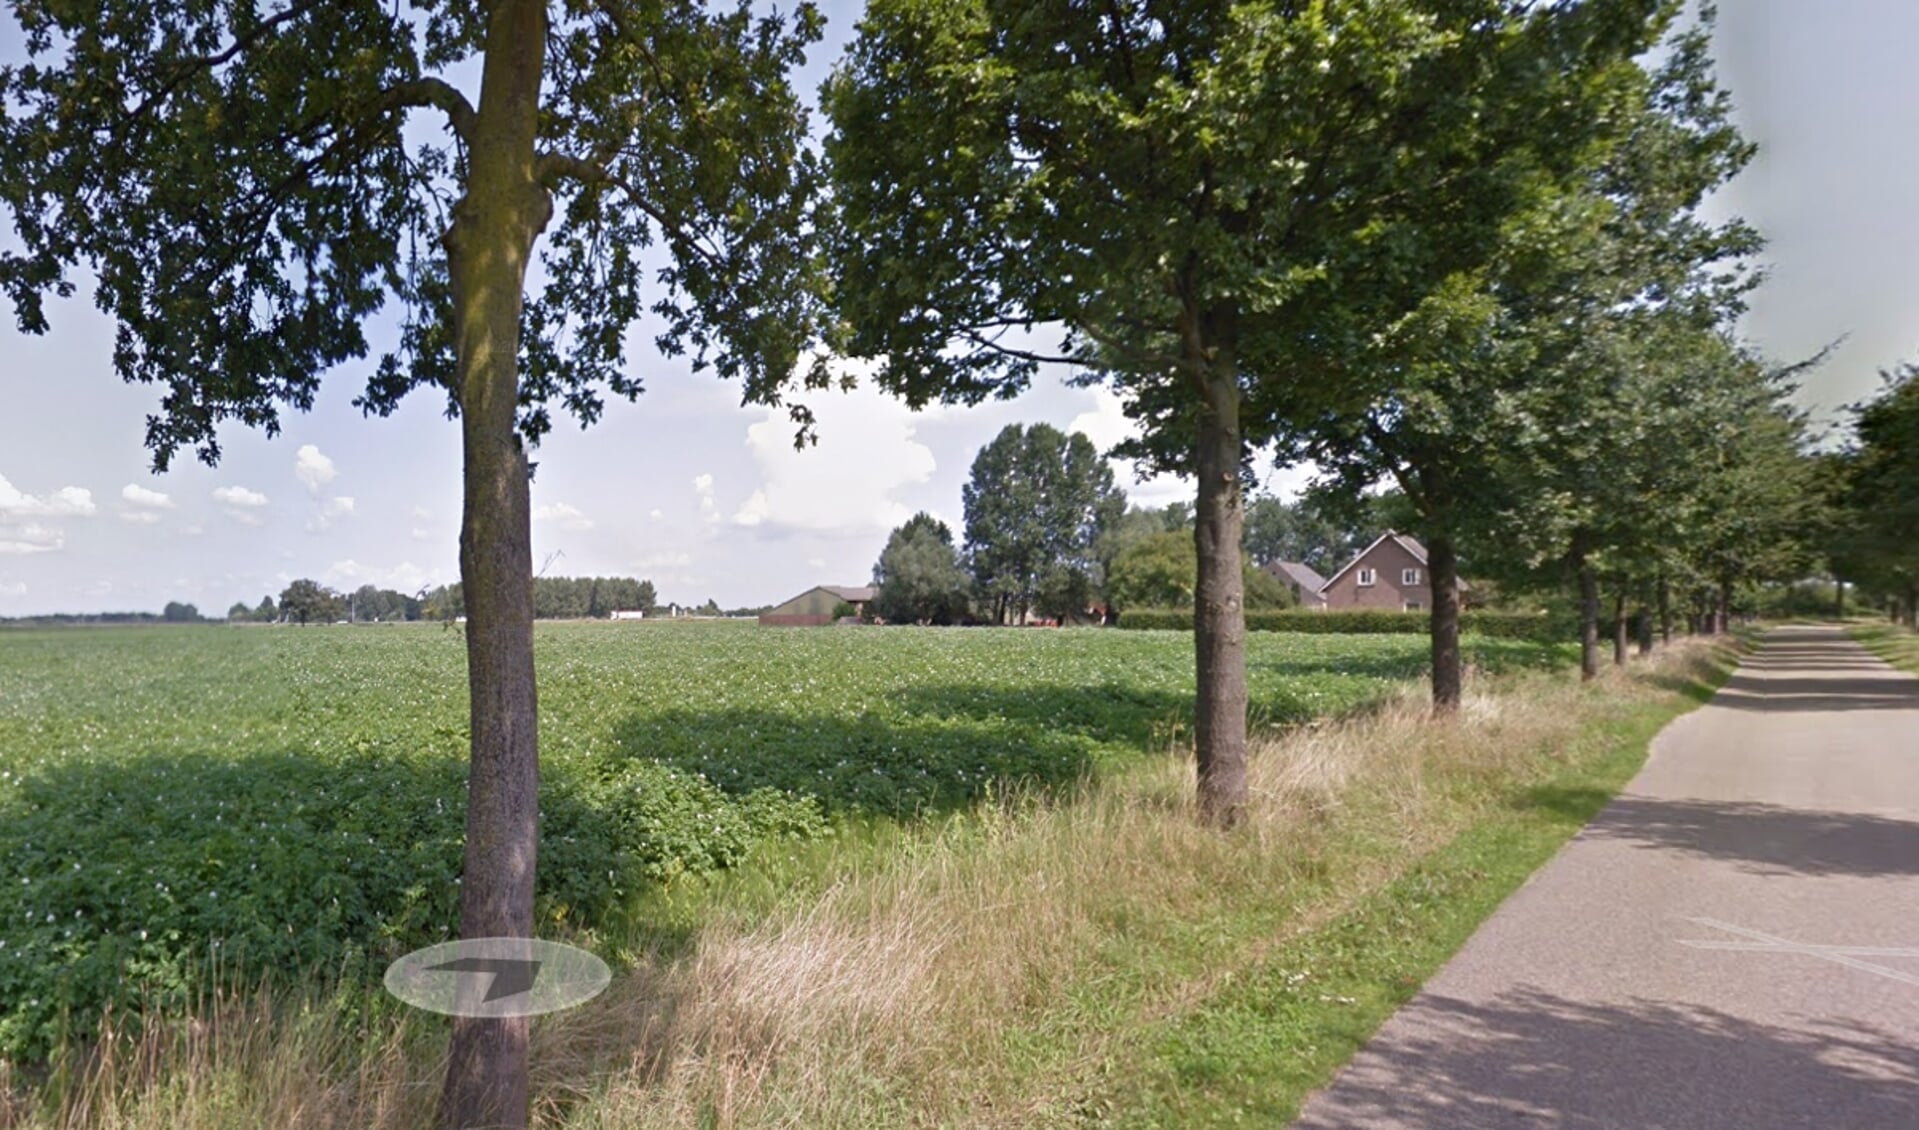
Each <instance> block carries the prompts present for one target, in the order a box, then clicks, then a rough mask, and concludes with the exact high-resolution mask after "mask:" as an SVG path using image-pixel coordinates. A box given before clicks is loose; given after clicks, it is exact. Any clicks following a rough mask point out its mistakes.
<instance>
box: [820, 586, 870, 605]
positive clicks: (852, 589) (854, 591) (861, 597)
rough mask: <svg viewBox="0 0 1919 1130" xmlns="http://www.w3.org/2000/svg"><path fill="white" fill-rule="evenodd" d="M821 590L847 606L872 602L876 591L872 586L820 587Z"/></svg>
mask: <svg viewBox="0 0 1919 1130" xmlns="http://www.w3.org/2000/svg"><path fill="white" fill-rule="evenodd" d="M820 587H821V588H823V589H825V590H826V591H827V592H830V593H832V594H833V595H834V596H837V597H839V598H840V599H841V600H843V601H845V602H846V603H848V604H863V603H865V602H866V601H869V600H872V599H873V596H874V594H875V593H877V592H879V590H878V589H876V588H874V587H873V586H872V585H821V586H820Z"/></svg>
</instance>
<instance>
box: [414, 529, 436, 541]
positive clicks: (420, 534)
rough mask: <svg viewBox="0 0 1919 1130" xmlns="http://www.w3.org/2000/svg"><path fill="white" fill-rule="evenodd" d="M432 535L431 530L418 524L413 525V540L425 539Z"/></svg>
mask: <svg viewBox="0 0 1919 1130" xmlns="http://www.w3.org/2000/svg"><path fill="white" fill-rule="evenodd" d="M432 536H433V531H431V530H423V529H421V528H420V527H418V526H415V527H413V540H414V541H426V540H427V539H428V538H431V537H432Z"/></svg>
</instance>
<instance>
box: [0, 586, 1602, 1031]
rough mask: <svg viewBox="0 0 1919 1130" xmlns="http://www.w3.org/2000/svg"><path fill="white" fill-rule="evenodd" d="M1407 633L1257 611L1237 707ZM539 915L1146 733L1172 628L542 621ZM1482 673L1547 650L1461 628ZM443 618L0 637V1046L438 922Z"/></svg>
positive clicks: (574, 909) (1335, 695)
mask: <svg viewBox="0 0 1919 1130" xmlns="http://www.w3.org/2000/svg"><path fill="white" fill-rule="evenodd" d="M1426 647H1427V645H1426V641H1425V640H1424V639H1423V638H1421V637H1417V636H1332V635H1295V634H1284V633H1256V634H1253V635H1252V636H1250V637H1249V640H1248V648H1249V652H1248V655H1249V664H1248V665H1249V669H1250V683H1251V693H1252V702H1253V713H1254V717H1255V721H1256V722H1259V723H1264V724H1283V723H1288V722H1296V721H1301V720H1305V719H1309V718H1312V717H1315V716H1320V715H1325V714H1329V713H1334V712H1338V711H1341V710H1346V709H1350V708H1353V707H1356V706H1360V705H1363V704H1365V703H1366V702H1368V701H1369V700H1371V699H1373V698H1375V697H1377V696H1379V695H1381V694H1382V693H1384V692H1385V691H1386V690H1387V688H1389V687H1390V686H1391V685H1392V684H1393V683H1395V682H1398V681H1400V680H1404V679H1408V678H1413V677H1416V676H1418V675H1420V674H1421V672H1422V671H1423V670H1424V668H1425V665H1426ZM538 648H539V673H540V708H541V727H542V729H541V743H542V744H541V755H542V781H541V807H542V813H543V815H542V820H543V824H542V830H541V836H542V842H541V856H540V876H539V890H540V895H539V914H540V920H541V923H542V926H541V929H542V931H543V932H545V933H548V934H552V935H558V936H570V937H586V938H589V939H590V938H591V937H592V936H593V932H594V930H595V929H596V927H598V926H600V925H602V924H603V923H604V922H605V921H606V920H607V918H608V916H609V915H610V914H611V913H612V912H613V911H615V910H616V909H617V908H619V907H620V906H621V905H622V904H623V903H624V902H625V901H626V900H628V899H629V898H631V897H632V896H634V895H635V894H637V893H638V892H640V891H642V890H644V889H645V888H647V887H648V886H649V885H655V884H661V883H671V882H673V881H674V879H675V877H677V876H682V875H685V874H689V873H697V872H705V871H711V870H714V869H718V868H725V867H730V866H735V865H738V864H740V863H742V862H744V861H746V860H747V859H748V857H749V855H750V853H751V852H752V851H753V850H754V849H755V847H756V846H757V845H761V844H764V843H768V842H773V841H779V840H786V839H792V838H809V837H819V836H825V835H832V834H834V833H835V829H837V828H843V827H847V826H850V825H853V824H857V823H859V822H863V821H871V820H912V819H922V818H927V817H929V816H936V815H939V814H942V813H950V812H954V811H957V810H962V809H964V808H966V807H967V806H968V805H970V804H972V803H974V802H976V801H978V800H979V799H980V798H982V797H985V796H988V795H991V794H994V793H998V792H1006V791H1009V790H1015V789H1033V788H1039V789H1057V788H1061V787H1070V786H1071V785H1072V784H1073V783H1075V782H1077V781H1079V780H1082V779H1083V778H1085V777H1086V776H1087V775H1089V774H1098V773H1101V772H1107V771H1111V770H1113V769H1115V768H1121V767H1123V766H1124V765H1125V764H1127V763H1128V762H1129V761H1137V760H1138V759H1140V758H1143V757H1148V756H1154V755H1165V754H1166V752H1167V751H1168V750H1171V749H1177V748H1178V747H1179V746H1180V744H1181V742H1182V741H1183V738H1184V734H1185V730H1186V727H1187V726H1188V724H1189V723H1188V721H1187V719H1188V717H1189V715H1190V711H1191V703H1192V681H1193V658H1192V636H1191V634H1190V633H1184V632H1153V631H1142V632H1117V631H1101V630H1067V631H1057V630H1054V631H1048V630H1011V629H1005V630H984V629H911V628H895V629H885V628H861V629H846V628H835V629H763V628H760V627H758V626H756V625H753V624H736V623H696V624H671V623H662V624H652V623H648V624H588V623H581V624H542V625H540V628H539V635H538ZM1467 658H1468V661H1469V662H1471V663H1474V664H1476V665H1478V666H1479V667H1481V668H1484V669H1497V668H1501V667H1512V666H1521V665H1526V666H1531V665H1540V664H1549V663H1558V662H1561V661H1563V660H1564V658H1565V655H1564V653H1563V651H1561V650H1559V649H1554V648H1548V647H1542V646H1540V645H1536V644H1530V643H1525V642H1522V641H1516V640H1492V639H1474V638H1471V637H1469V638H1468V640H1467ZM465 700H466V681H465V659H464V646H463V641H462V638H461V636H460V635H459V633H458V631H457V630H454V629H447V628H443V627H441V626H425V625H407V626H400V625H389V626H360V627H352V628H347V627H326V628H306V629H298V628H289V627H247V628H241V627H227V626H205V627H184V628H140V629H74V630H64V631H15V630H9V631H0V1056H4V1057H11V1058H24V1059H29V1060H30V1059H34V1058H37V1057H39V1056H41V1055H44V1054H45V1053H46V1052H47V1050H48V1049H49V1048H50V1047H51V1046H53V1044H54V1043H55V1042H56V1041H57V1040H58V1039H59V1038H60V1034H61V1031H62V1029H63V1028H67V1027H70V1028H72V1029H74V1030H77V1031H82V1032H84V1031H90V1030H91V1028H92V1025H93V1024H94V1022H95V1020H96V1019H97V1017H98V1015H99V1013H100V1011H101V1009H102V1008H103V1007H106V1006H108V1005H115V1006H118V1007H122V1008H124V1007H128V1006H135V1005H147V1006H153V1005H158V1006H160V1007H166V1008H175V1007H183V1006H185V1005H186V1004H188V1003H189V1002H190V1001H191V999H192V993H193V991H194V989H195V986H196V985H202V984H204V983H205V977H206V975H207V971H208V970H212V969H217V970H220V971H222V975H223V976H224V975H236V976H239V977H241V978H257V977H259V976H261V975H263V974H267V973H272V974H273V975H275V976H277V977H280V978H281V979H283V980H284V979H285V978H287V977H290V976H295V975H299V974H301V973H302V972H308V971H317V972H319V973H321V974H324V975H325V976H328V977H345V978H347V979H349V980H352V979H357V978H366V977H377V975H378V972H379V970H380V969H381V968H382V967H383V966H384V964H385V962H386V961H388V960H390V959H391V958H392V957H394V956H397V955H398V954H399V953H402V952H404V951H406V950H409V949H412V948H415V947H417V946H420V945H424V944H427V943H429V942H433V941H437V940H443V939H445V938H446V937H448V936H450V933H451V930H452V928H453V926H454V924H455V922H456V919H457V914H456V906H457V895H458V874H459V866H460V855H461V840H462V821H463V816H462V812H463V805H462V796H463V794H462V790H463V788H464V780H465V769H466V754H467V750H466V729H465V727H466V701H465Z"/></svg>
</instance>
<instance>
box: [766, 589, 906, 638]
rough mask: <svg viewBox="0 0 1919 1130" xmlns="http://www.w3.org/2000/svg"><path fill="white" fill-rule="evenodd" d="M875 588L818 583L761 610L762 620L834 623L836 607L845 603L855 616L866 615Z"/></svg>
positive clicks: (770, 623) (796, 625)
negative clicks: (850, 606) (783, 602)
mask: <svg viewBox="0 0 1919 1130" xmlns="http://www.w3.org/2000/svg"><path fill="white" fill-rule="evenodd" d="M876 591H878V590H876V589H874V588H873V587H872V586H871V585H857V586H856V585H815V586H814V587H812V588H810V589H807V590H806V591H805V592H803V593H801V594H800V595H798V596H796V597H794V598H793V599H791V600H789V601H787V602H786V603H785V604H780V605H776V606H775V607H774V608H772V609H771V610H770V611H767V612H762V613H760V623H761V624H763V625H767V626H769V627H782V628H811V627H819V626H820V625H823V624H831V623H832V622H833V610H834V609H835V608H838V607H839V606H840V605H842V604H850V605H852V606H853V612H854V615H862V614H864V613H865V611H866V604H867V602H868V601H870V600H872V599H873V594H874V593H875V592H876Z"/></svg>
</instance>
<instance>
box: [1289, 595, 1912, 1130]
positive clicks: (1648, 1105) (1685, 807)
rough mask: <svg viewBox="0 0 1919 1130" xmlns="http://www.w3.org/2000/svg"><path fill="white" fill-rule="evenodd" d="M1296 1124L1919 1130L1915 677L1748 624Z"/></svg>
mask: <svg viewBox="0 0 1919 1130" xmlns="http://www.w3.org/2000/svg"><path fill="white" fill-rule="evenodd" d="M1296 1126H1297V1127H1302V1128H1312V1130H1329V1128H1333V1127H1340V1128H1346V1127H1354V1128H1366V1130H1499V1128H1504V1127H1515V1128H1517V1127H1526V1128H1545V1127H1554V1128H1566V1130H1599V1128H1617V1130H1629V1128H1630V1130H1775V1128H1778V1130H1783V1128H1785V1127H1795V1128H1796V1127H1833V1128H1838V1127H1846V1128H1849V1130H1864V1128H1868V1127H1887V1128H1913V1127H1919V679H1914V678H1913V677H1911V676H1909V675H1905V674H1901V673H1899V672H1897V671H1895V670H1893V669H1892V668H1890V667H1888V666H1887V665H1886V664H1884V663H1882V662H1880V661H1879V660H1877V659H1875V658H1873V657H1871V656H1870V655H1868V654H1867V653H1866V652H1865V651H1864V650H1863V649H1862V648H1860V647H1859V645H1857V644H1856V643H1853V642H1852V641H1851V640H1850V639H1848V638H1847V637H1846V636H1845V635H1844V633H1843V632H1841V631H1839V630H1837V629H1830V628H1782V629H1779V630H1776V631H1774V632H1772V633H1770V634H1769V635H1768V636H1767V637H1766V640H1765V643H1764V645H1763V646H1762V647H1761V648H1760V649H1759V650H1758V651H1757V652H1756V653H1755V654H1754V655H1752V656H1751V657H1750V658H1749V659H1748V660H1747V661H1746V662H1745V663H1744V664H1743V665H1742V666H1741V667H1740V668H1739V671H1738V672H1737V673H1736V674H1735V675H1734V676H1733V678H1732V680H1731V682H1730V683H1728V684H1727V686H1726V687H1725V689H1724V690H1722V691H1721V692H1720V693H1719V694H1718V696H1717V697H1715V698H1714V699H1713V700H1712V702H1711V703H1710V704H1709V705H1707V706H1705V707H1704V708H1702V709H1700V710H1697V711H1695V712H1693V713H1692V714H1690V715H1687V716H1686V717H1684V718H1682V719H1680V720H1679V721H1677V722H1675V723H1674V724H1673V725H1671V726H1670V727H1668V728H1667V729H1666V730H1665V731H1664V732H1663V733H1662V734H1660V736H1659V738H1658V740H1657V741H1656V742H1655V743H1654V745H1653V750H1652V756H1651V759H1650V760H1649V761H1648V763H1647V765H1646V767H1645V769H1644V770H1642V771H1641V772H1640V774H1639V775H1638V776H1637V777H1636V778H1634V779H1633V781H1632V783H1631V784H1630V785H1628V786H1627V789H1626V791H1625V792H1624V793H1623V794H1622V795H1621V796H1620V797H1619V799H1618V800H1616V801H1615V802H1614V803H1613V804H1612V805H1610V806H1609V807H1607V808H1606V810H1605V811H1604V812H1602V813H1601V814H1600V815H1599V817H1598V818H1597V819H1595V820H1594V821H1593V823H1592V824H1590V825H1589V826H1588V827H1587V828H1586V829H1585V830H1584V831H1583V832H1581V833H1580V834H1579V836H1578V837H1577V838H1576V839H1574V840H1573V841H1572V842H1571V843H1570V844H1568V845H1567V847H1566V848H1565V850H1563V851H1562V852H1561V853H1560V854H1559V855H1558V856H1557V857H1556V858H1555V859H1554V860H1553V861H1552V862H1551V863H1549V864H1548V865H1547V866H1546V867H1545V868H1543V869H1542V870H1541V871H1540V872H1539V873H1538V874H1537V875H1535V876H1534V877H1533V879H1532V880H1531V881H1530V882H1529V883H1528V884H1527V885H1526V886H1525V887H1523V888H1521V889H1520V890H1519V891H1518V892H1517V893H1516V894H1514V895H1513V896H1512V898H1510V899H1508V900H1507V901H1506V903H1505V905H1503V906H1502V907H1501V908H1500V909H1499V911H1498V912H1497V913H1496V914H1494V915H1493V917H1492V918H1490V919H1488V920H1487V922H1486V924H1485V925H1484V926H1482V927H1481V928H1480V930H1479V932H1478V933H1476V934H1475V935H1474V936H1473V938H1472V940H1471V941H1470V942H1468V943H1467V945H1466V947H1465V948H1464V949H1463V950H1461V951H1460V953H1459V954H1458V955H1457V956H1456V957H1455V958H1454V959H1453V960H1452V961H1451V962H1450V963H1449V964H1448V965H1447V966H1446V967H1445V968H1444V969H1442V970H1441V971H1440V972H1439V974H1438V975H1437V976H1435V977H1434V978H1433V979H1432V981H1431V982H1430V983H1428V985H1427V986H1426V988H1425V990H1424V991H1423V992H1422V993H1420V995H1419V996H1418V997H1416V998H1415V999H1414V1000H1413V1001H1412V1002H1411V1003H1410V1004H1408V1005H1407V1006H1406V1007H1405V1008H1403V1009H1401V1010H1400V1012H1399V1013H1398V1014H1397V1015H1396V1016H1394V1017H1393V1019H1392V1020H1390V1021H1389V1022H1387V1024H1386V1025H1385V1026H1384V1027H1383V1028H1382V1029H1380V1031H1379V1033H1378V1034H1377V1035H1376V1036H1375V1037H1374V1038H1373V1040H1372V1042H1371V1043H1370V1044H1368V1045H1367V1047H1366V1048H1365V1049H1364V1050H1363V1051H1362V1052H1361V1053H1360V1054H1359V1055H1358V1056H1356V1057H1355V1058H1354V1059H1353V1061H1352V1062H1351V1063H1350V1064H1349V1065H1348V1066H1347V1067H1346V1069H1345V1070H1344V1071H1343V1072H1342V1073H1341V1074H1340V1076H1339V1077H1338V1078H1337V1079H1336V1080H1334V1082H1333V1084H1332V1085H1331V1086H1330V1087H1328V1088H1327V1089H1326V1090H1324V1091H1321V1092H1319V1093H1318V1094H1316V1095H1314V1096H1313V1097H1312V1098H1311V1099H1310V1100H1309V1101H1308V1103H1307V1106H1306V1110H1305V1113H1304V1114H1303V1115H1302V1117H1301V1118H1300V1120H1299V1122H1298V1123H1296Z"/></svg>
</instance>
